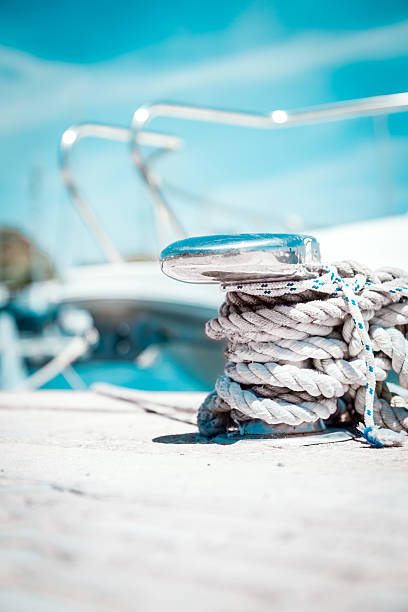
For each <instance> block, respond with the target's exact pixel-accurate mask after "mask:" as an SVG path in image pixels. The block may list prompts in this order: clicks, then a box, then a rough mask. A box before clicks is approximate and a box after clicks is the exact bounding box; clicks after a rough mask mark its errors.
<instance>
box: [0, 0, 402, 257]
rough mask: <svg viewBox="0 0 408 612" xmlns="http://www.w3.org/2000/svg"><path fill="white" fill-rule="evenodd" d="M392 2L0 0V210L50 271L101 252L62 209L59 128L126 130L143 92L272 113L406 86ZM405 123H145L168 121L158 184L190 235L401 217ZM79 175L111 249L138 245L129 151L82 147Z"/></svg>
mask: <svg viewBox="0 0 408 612" xmlns="http://www.w3.org/2000/svg"><path fill="white" fill-rule="evenodd" d="M407 69H408V8H407V4H406V2H392V1H390V2H377V3H372V2H368V1H365V2H362V1H361V0H356V1H354V2H348V1H345V2H341V3H339V2H338V3H336V2H332V3H328V2H313V3H312V2H300V1H299V0H293V1H292V2H287V1H286V2H283V1H279V2H255V3H249V2H241V1H239V0H237V1H234V2H224V3H223V2H218V3H215V2H207V3H205V4H203V3H191V2H174V3H169V2H154V1H153V2H150V3H143V4H142V3H139V2H136V1H133V2H125V1H123V0H120V1H116V2H106V1H101V0H100V1H99V2H98V3H93V2H82V3H78V2H75V1H71V2H66V1H65V0H60V1H59V2H48V1H45V0H44V1H41V0H39V1H37V2H32V1H25V0H19V2H14V1H13V2H12V1H9V0H2V2H1V3H0V93H1V96H0V111H1V112H0V132H1V143H2V144H1V151H0V154H1V164H0V218H1V222H2V223H3V224H6V225H8V226H16V227H19V228H21V229H23V230H24V231H26V232H28V233H30V234H32V235H33V236H35V237H36V239H37V240H38V241H39V242H40V244H41V245H42V246H43V248H44V249H46V250H47V251H48V252H49V253H50V254H51V256H52V257H53V258H54V259H56V261H57V262H58V263H59V265H65V264H68V263H74V262H80V261H93V260H97V259H98V258H100V257H101V256H100V252H99V250H98V248H97V246H96V245H95V244H94V243H93V241H92V238H90V237H89V235H88V234H87V232H86V230H85V229H84V227H83V225H82V223H81V221H80V220H79V219H78V218H77V215H76V213H75V212H74V211H73V210H72V208H71V207H70V204H69V202H68V199H67V197H66V195H65V193H64V190H63V187H62V185H61V181H60V178H59V175H58V163H57V149H58V141H59V137H60V135H61V133H62V131H63V130H64V129H65V128H66V127H68V126H69V125H70V124H71V123H75V122H80V121H88V120H89V121H106V122H108V123H115V124H119V125H128V124H129V121H130V118H131V116H132V113H133V111H134V110H135V108H137V106H138V105H140V104H142V103H145V102H147V101H157V100H170V101H176V102H186V103H192V104H196V105H209V106H213V107H220V108H234V109H239V110H254V111H259V112H268V111H270V110H273V109H274V108H289V109H290V108H297V107H303V106H309V105H314V104H324V103H328V102H335V101H339V100H343V99H349V98H354V97H362V96H371V95H379V94H384V93H394V92H397V91H406V90H408V78H407V74H408V70H407ZM407 127H408V119H407V117H405V116H403V115H396V116H393V117H391V118H390V119H389V121H388V123H386V122H384V121H382V120H377V121H376V122H373V121H372V120H369V119H365V120H357V121H352V122H347V123H341V124H340V123H339V124H327V125H322V126H318V127H313V128H311V127H307V128H297V129H293V130H290V131H289V130H285V131H280V132H279V133H277V132H273V133H271V132H268V133H262V132H256V133H255V132H251V131H248V130H234V129H231V128H221V129H220V128H214V127H212V126H206V125H194V124H186V123H182V122H180V121H178V122H175V121H169V120H168V121H164V120H160V121H157V122H156V123H155V124H152V129H163V130H164V131H169V132H173V133H174V132H176V133H180V134H181V135H182V136H183V137H184V138H185V141H186V145H185V147H184V149H183V151H182V152H180V153H176V154H172V155H169V156H167V157H166V158H163V160H162V161H161V162H160V165H158V169H160V171H161V172H162V173H163V175H164V176H165V177H166V179H167V180H168V181H172V182H174V183H176V184H178V185H180V186H183V187H184V188H185V189H186V190H189V191H194V192H198V193H200V194H202V195H204V196H205V197H206V198H207V199H210V201H211V202H219V201H220V202H223V203H226V207H225V210H222V209H218V208H217V206H216V205H215V204H214V205H210V206H203V205H201V204H200V203H199V202H198V201H197V200H195V199H193V198H190V199H189V198H187V197H181V196H180V194H179V193H177V194H175V192H172V193H170V192H169V193H168V199H169V200H170V201H171V203H172V204H173V206H174V208H175V209H176V211H177V212H178V214H179V216H181V217H183V219H184V222H185V225H186V227H187V229H188V231H189V232H190V233H191V234H197V233H203V232H208V233H211V232H214V231H258V230H263V231H282V230H284V229H286V228H287V227H288V224H289V226H290V225H292V226H293V225H295V226H296V225H297V226H298V227H299V229H300V228H302V229H308V228H310V227H316V226H317V225H330V224H333V223H340V222H348V221H354V220H358V219H363V218H369V217H375V216H382V215H385V214H395V213H401V212H405V210H406V208H407V199H408V179H407V175H406V170H405V168H406V167H407V162H408V141H407ZM75 166H76V170H77V174H78V178H79V179H80V181H81V184H82V185H83V187H84V190H85V192H86V194H87V195H88V196H89V198H90V200H91V201H92V203H93V205H94V208H95V210H97V211H98V214H100V216H101V219H102V220H103V222H104V224H105V226H106V228H109V232H110V234H111V236H112V238H113V239H114V241H115V243H116V244H117V245H118V247H120V249H121V250H122V252H123V253H124V254H125V255H131V254H134V253H138V252H139V253H140V252H152V251H154V249H155V237H154V232H153V229H152V226H151V210H150V205H149V199H148V197H147V195H146V193H145V191H144V189H143V186H142V185H141V184H140V182H139V181H138V179H137V177H136V176H135V174H134V172H133V170H132V168H131V164H130V160H129V155H128V151H127V149H126V147H125V146H124V145H120V144H109V143H107V144H102V145H101V144H99V145H98V146H96V145H95V143H92V142H87V143H85V142H84V143H81V145H80V146H79V147H78V150H77V151H76V152H75Z"/></svg>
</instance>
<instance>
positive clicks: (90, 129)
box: [60, 123, 182, 263]
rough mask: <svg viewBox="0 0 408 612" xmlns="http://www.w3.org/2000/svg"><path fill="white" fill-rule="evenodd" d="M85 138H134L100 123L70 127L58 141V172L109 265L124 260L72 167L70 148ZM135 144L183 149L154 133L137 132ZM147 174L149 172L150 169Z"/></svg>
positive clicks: (173, 139)
mask: <svg viewBox="0 0 408 612" xmlns="http://www.w3.org/2000/svg"><path fill="white" fill-rule="evenodd" d="M84 138H98V139H103V140H113V141H117V142H124V143H128V142H131V141H132V140H133V138H134V136H133V133H132V130H131V129H128V128H124V127H118V126H112V125H105V124H100V123H82V124H77V125H72V126H71V127H69V128H68V129H67V130H65V132H64V133H63V135H62V137H61V142H60V170H61V175H62V179H63V181H64V184H65V186H66V189H67V191H68V193H69V195H70V196H71V199H72V201H73V203H74V205H75V207H76V209H77V211H78V213H79V215H80V216H81V218H82V219H83V221H84V223H85V225H86V227H87V228H88V229H89V231H90V232H91V234H93V236H94V238H95V240H96V241H97V243H98V244H99V246H100V247H101V250H102V252H103V253H104V255H105V257H106V259H107V260H108V261H109V262H111V263H118V262H122V261H123V257H122V256H121V255H120V253H119V251H118V250H117V248H116V247H115V245H114V244H113V242H112V241H111V239H110V238H109V236H108V234H107V233H106V231H105V229H104V228H103V226H102V224H101V223H100V221H99V220H98V218H97V216H96V215H95V213H94V211H93V209H92V207H91V206H90V204H89V202H88V201H87V199H86V198H85V196H84V195H83V194H82V193H81V191H80V189H79V187H78V184H77V182H76V180H75V178H74V175H73V171H72V168H71V153H72V149H73V148H74V146H75V145H76V144H78V142H79V141H80V140H82V139H84ZM137 142H138V145H140V146H148V147H157V148H158V149H162V150H165V151H176V150H178V149H180V147H181V146H182V140H181V139H180V138H178V137H177V136H171V135H167V134H160V133H157V132H140V133H139V134H138V135H137ZM149 172H151V170H150V169H149ZM168 214H172V215H173V216H174V213H172V211H170V210H169V211H168Z"/></svg>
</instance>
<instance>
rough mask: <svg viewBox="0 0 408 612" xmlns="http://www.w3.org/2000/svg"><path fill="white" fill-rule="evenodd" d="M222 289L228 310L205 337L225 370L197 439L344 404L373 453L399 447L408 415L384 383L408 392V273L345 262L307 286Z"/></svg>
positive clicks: (303, 418)
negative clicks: (217, 343) (394, 381)
mask: <svg viewBox="0 0 408 612" xmlns="http://www.w3.org/2000/svg"><path fill="white" fill-rule="evenodd" d="M221 288H222V289H223V290H224V291H225V292H226V297H225V302H224V303H223V304H222V305H221V307H220V310H219V316H218V317H217V318H216V319H212V320H210V321H209V322H208V323H207V325H206V335H207V336H208V337H209V338H212V339H213V340H224V339H225V340H226V348H225V356H226V358H227V362H226V364H225V370H224V375H222V376H220V377H219V378H218V379H217V381H216V384H215V391H213V392H212V393H210V395H209V396H208V397H207V398H206V400H205V401H204V403H203V404H202V405H201V407H200V409H199V413H198V426H199V429H200V433H201V434H203V435H205V436H214V435H217V434H219V433H224V432H226V431H227V430H228V428H229V427H231V426H234V424H235V426H238V427H239V428H240V429H242V425H243V423H244V422H245V421H248V420H252V419H260V420H262V421H264V422H265V423H268V424H271V425H278V424H286V425H292V426H298V425H300V424H302V423H313V422H316V421H317V420H319V419H323V420H325V419H329V418H331V419H333V417H334V418H335V417H336V414H338V408H339V402H338V400H339V398H343V400H344V401H345V402H346V403H347V405H348V406H352V414H353V418H354V419H355V421H356V423H355V424H356V425H357V424H358V422H359V421H360V419H361V417H362V418H363V423H359V424H358V429H359V430H360V431H361V433H362V434H363V436H364V438H365V439H366V440H367V441H368V442H369V443H370V444H372V445H373V446H377V447H382V446H400V445H402V444H403V443H404V441H405V440H406V439H407V431H408V406H407V404H406V402H405V401H404V399H403V398H402V397H400V396H398V395H394V396H393V395H392V394H391V393H390V391H389V389H388V387H387V386H386V384H385V382H384V381H385V379H386V378H387V374H388V372H389V371H390V370H394V371H395V372H396V373H397V374H398V375H399V382H400V385H401V386H402V387H404V388H408V340H407V334H408V302H407V300H406V298H407V297H408V274H407V273H405V272H403V271H402V270H399V269H395V268H383V269H380V270H377V271H375V272H373V271H372V270H370V269H369V268H367V267H365V266H362V265H360V264H358V263H355V262H352V261H345V262H341V263H338V264H335V265H333V266H322V268H321V269H320V270H319V271H318V273H317V275H316V277H315V278H312V279H307V280H293V281H287V282H286V281H282V280H280V281H268V282H266V281H265V282H245V283H238V284H226V285H221Z"/></svg>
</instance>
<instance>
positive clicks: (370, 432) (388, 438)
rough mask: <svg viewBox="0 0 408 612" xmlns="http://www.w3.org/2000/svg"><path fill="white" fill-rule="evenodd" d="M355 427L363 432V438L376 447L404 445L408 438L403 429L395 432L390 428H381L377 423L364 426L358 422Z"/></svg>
mask: <svg viewBox="0 0 408 612" xmlns="http://www.w3.org/2000/svg"><path fill="white" fill-rule="evenodd" d="M357 429H358V430H359V431H360V432H361V433H362V434H363V436H364V438H365V440H366V441H367V442H368V443H369V444H371V446H375V447H376V448H383V447H384V446H404V444H406V442H407V440H408V436H407V433H406V432H405V431H399V432H396V431H392V429H383V428H381V427H378V426H377V425H374V426H373V427H366V426H365V425H364V424H363V423H360V424H359V426H358V427H357Z"/></svg>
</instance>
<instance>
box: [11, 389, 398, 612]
mask: <svg viewBox="0 0 408 612" xmlns="http://www.w3.org/2000/svg"><path fill="white" fill-rule="evenodd" d="M144 397H145V400H146V407H147V408H148V409H149V410H152V404H151V402H152V401H153V399H154V401H158V400H157V398H158V397H159V400H160V402H159V403H163V404H166V402H167V403H168V404H169V405H174V403H176V404H177V402H179V403H180V405H181V403H182V402H184V404H183V405H184V406H185V407H187V408H188V407H189V406H190V407H196V406H198V404H199V402H200V399H201V395H200V394H190V395H189V396H187V395H183V396H180V397H177V396H176V395H171V394H170V395H166V394H162V395H160V396H159V395H158V394H154V395H153V396H152V395H151V394H145V395H144ZM183 398H184V399H183ZM149 402H150V403H149ZM173 416H174V415H173ZM193 417H194V415H193V414H192V413H191V411H190V413H189V411H188V409H187V410H184V411H183V412H182V413H180V418H179V419H178V420H176V419H177V416H176V418H173V417H172V415H171V414H170V415H168V416H164V415H163V414H156V413H155V412H146V411H145V410H143V397H142V396H141V403H140V404H139V405H134V404H131V403H129V402H125V401H119V400H115V399H111V398H108V397H102V396H99V395H97V394H95V393H91V392H84V393H82V392H71V391H70V392H64V391H62V392H52V391H43V392H41V391H39V392H34V393H12V392H3V393H1V394H0V422H1V427H0V435H1V445H0V477H1V478H0V485H1V489H0V490H1V505H0V517H1V566H0V583H1V594H0V610H2V612H26V611H30V612H34V611H39V612H90V611H92V612H93V611H98V612H105V611H106V612H107V611H112V612H121V611H132V612H133V611H137V612H157V611H158V610H163V609H164V610H166V612H171V611H173V610H174V611H177V612H184V611H187V610H193V611H194V612H201V611H202V612H204V611H205V612H208V610H211V612H232V611H234V612H257V611H265V612H271V610H277V611H288V612H289V611H291V612H293V611H301V612H304V611H308V610H314V611H322V612H323V611H324V612H327V611H328V610H330V611H333V610H334V611H337V610H339V611H340V610H347V611H354V610H355V611H356V612H363V611H365V610H370V611H372V612H376V611H378V612H379V611H382V612H383V611H384V610H386V611H387V612H394V611H395V612H403V611H405V610H407V609H408V528H407V508H408V447H404V448H402V449H401V448H391V449H382V450H377V449H372V448H369V447H367V446H365V445H363V444H361V443H360V442H357V441H348V442H342V443H337V444H325V445H319V446H298V445H288V446H286V447H285V446H284V445H283V446H282V445H279V444H278V443H276V442H275V441H274V440H240V441H238V442H235V443H230V444H227V443H225V444H220V443H203V442H202V441H200V439H199V438H198V437H197V435H196V427H195V425H194V424H192V423H193Z"/></svg>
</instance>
